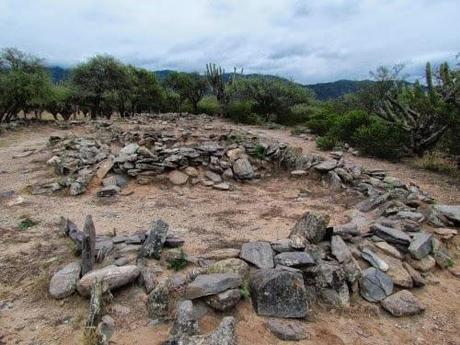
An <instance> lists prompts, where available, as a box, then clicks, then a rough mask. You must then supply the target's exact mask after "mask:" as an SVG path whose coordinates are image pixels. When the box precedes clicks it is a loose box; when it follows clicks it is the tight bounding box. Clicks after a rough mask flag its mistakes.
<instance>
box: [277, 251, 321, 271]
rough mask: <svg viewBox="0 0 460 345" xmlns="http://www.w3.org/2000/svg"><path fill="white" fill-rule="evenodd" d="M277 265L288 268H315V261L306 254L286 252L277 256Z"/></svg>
mask: <svg viewBox="0 0 460 345" xmlns="http://www.w3.org/2000/svg"><path fill="white" fill-rule="evenodd" d="M275 263H276V264H278V265H283V266H287V267H295V268H298V267H306V266H313V265H314V264H315V260H314V259H313V258H312V257H311V256H310V254H308V253H306V252H286V253H280V254H278V255H276V256H275Z"/></svg>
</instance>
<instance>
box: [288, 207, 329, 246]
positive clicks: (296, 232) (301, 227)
mask: <svg viewBox="0 0 460 345" xmlns="http://www.w3.org/2000/svg"><path fill="white" fill-rule="evenodd" d="M328 223H329V217H327V216H322V215H320V214H316V213H313V212H306V213H305V214H304V215H303V216H302V218H300V219H299V220H298V221H297V223H296V224H295V225H294V228H293V229H292V230H291V233H290V235H289V238H291V239H292V238H293V237H297V236H300V237H302V238H305V239H307V240H308V241H310V242H312V243H319V242H321V241H322V240H323V238H324V236H325V235H326V227H327V224H328Z"/></svg>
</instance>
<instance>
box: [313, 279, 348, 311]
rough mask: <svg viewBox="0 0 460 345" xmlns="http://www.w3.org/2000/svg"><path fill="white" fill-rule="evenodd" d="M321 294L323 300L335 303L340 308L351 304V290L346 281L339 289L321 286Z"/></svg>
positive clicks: (331, 303) (319, 290)
mask: <svg viewBox="0 0 460 345" xmlns="http://www.w3.org/2000/svg"><path fill="white" fill-rule="evenodd" d="M318 292H319V296H320V297H321V299H322V300H323V302H325V303H327V304H330V305H333V306H335V307H338V308H346V307H349V306H350V290H349V289H348V285H347V283H346V282H344V283H343V284H342V286H340V287H339V288H337V289H332V288H319V289H318Z"/></svg>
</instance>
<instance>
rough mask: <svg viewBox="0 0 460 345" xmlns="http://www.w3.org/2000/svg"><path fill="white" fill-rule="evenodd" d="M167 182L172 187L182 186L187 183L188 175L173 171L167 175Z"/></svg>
mask: <svg viewBox="0 0 460 345" xmlns="http://www.w3.org/2000/svg"><path fill="white" fill-rule="evenodd" d="M168 179H169V182H171V183H172V184H174V185H177V186H179V185H183V184H186V183H187V181H188V175H187V174H185V173H183V172H182V171H179V170H173V171H171V172H169V174H168Z"/></svg>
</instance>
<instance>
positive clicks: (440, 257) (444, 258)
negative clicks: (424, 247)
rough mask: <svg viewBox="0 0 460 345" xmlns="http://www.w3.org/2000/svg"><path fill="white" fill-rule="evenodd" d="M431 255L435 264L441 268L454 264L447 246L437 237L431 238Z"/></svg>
mask: <svg viewBox="0 0 460 345" xmlns="http://www.w3.org/2000/svg"><path fill="white" fill-rule="evenodd" d="M432 246H433V257H434V260H435V261H436V264H437V265H438V266H439V267H441V268H448V267H452V266H453V265H454V260H453V259H452V257H451V256H450V254H449V251H448V250H447V248H446V247H445V246H444V245H443V244H442V242H441V241H439V240H438V239H437V238H433V239H432Z"/></svg>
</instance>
